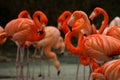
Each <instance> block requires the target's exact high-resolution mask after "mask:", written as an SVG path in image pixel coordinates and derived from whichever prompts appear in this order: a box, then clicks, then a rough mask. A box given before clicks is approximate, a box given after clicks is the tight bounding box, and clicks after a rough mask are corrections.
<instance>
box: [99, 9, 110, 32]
mask: <svg viewBox="0 0 120 80" xmlns="http://www.w3.org/2000/svg"><path fill="white" fill-rule="evenodd" d="M101 14H102V15H103V17H104V20H103V22H102V25H101V26H100V29H99V34H102V33H103V31H104V29H105V28H106V27H107V25H108V21H109V17H108V14H107V12H105V11H101Z"/></svg>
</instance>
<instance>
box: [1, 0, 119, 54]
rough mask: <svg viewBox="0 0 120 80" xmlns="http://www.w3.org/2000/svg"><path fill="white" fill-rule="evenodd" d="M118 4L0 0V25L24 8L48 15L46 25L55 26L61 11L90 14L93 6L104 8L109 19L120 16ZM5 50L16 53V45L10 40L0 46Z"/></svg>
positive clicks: (104, 0)
mask: <svg viewBox="0 0 120 80" xmlns="http://www.w3.org/2000/svg"><path fill="white" fill-rule="evenodd" d="M119 5H120V0H0V25H1V26H3V27H5V25H6V24H7V23H8V22H9V21H10V20H12V19H14V18H17V15H18V14H19V12H20V11H22V10H24V9H26V10H28V11H29V12H30V14H31V16H32V14H33V13H34V11H36V10H41V11H43V12H44V13H45V14H46V15H47V17H48V20H49V23H48V25H53V26H57V18H58V16H59V15H60V14H61V13H62V12H63V11H65V10H69V11H71V12H73V11H75V10H83V11H85V12H86V13H87V14H88V15H90V13H91V12H92V10H93V8H94V7H95V6H98V7H102V8H104V9H105V10H106V11H107V13H108V14H109V19H110V21H111V20H112V19H113V18H114V17H115V16H120V13H119V12H120V11H119V10H120V7H119ZM6 52H10V53H12V54H14V53H16V45H15V44H14V43H13V42H11V40H8V41H7V42H6V43H5V44H3V45H1V46H0V54H2V55H3V53H6Z"/></svg>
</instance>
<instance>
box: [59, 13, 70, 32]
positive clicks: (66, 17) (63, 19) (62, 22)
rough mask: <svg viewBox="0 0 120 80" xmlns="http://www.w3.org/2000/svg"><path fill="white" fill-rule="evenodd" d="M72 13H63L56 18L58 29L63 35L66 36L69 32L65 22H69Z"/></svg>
mask: <svg viewBox="0 0 120 80" xmlns="http://www.w3.org/2000/svg"><path fill="white" fill-rule="evenodd" d="M71 15H72V13H71V12H70V11H64V12H63V13H62V14H61V15H60V16H59V17H58V20H57V22H58V29H59V30H62V31H63V32H64V34H66V33H67V32H68V31H69V28H68V25H67V21H68V20H69V18H70V16H71Z"/></svg>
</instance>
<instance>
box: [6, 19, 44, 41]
mask: <svg viewBox="0 0 120 80" xmlns="http://www.w3.org/2000/svg"><path fill="white" fill-rule="evenodd" d="M5 32H7V34H8V36H10V37H12V39H13V40H14V41H18V42H24V41H39V40H40V39H42V38H43V37H44V35H45V34H44V35H43V36H41V35H40V34H38V30H37V27H36V25H35V23H34V22H33V20H31V19H27V18H18V19H14V20H12V21H10V22H9V23H8V24H7V25H6V27H5ZM33 37H34V38H33Z"/></svg>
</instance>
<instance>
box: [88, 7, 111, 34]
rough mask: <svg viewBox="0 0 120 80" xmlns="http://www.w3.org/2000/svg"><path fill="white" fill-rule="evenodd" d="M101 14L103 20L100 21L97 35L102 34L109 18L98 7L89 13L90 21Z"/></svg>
mask: <svg viewBox="0 0 120 80" xmlns="http://www.w3.org/2000/svg"><path fill="white" fill-rule="evenodd" d="M100 14H102V15H103V17H104V20H103V21H102V25H101V26H100V29H99V31H98V33H100V34H102V33H103V31H104V30H105V28H106V27H107V25H108V21H109V16H108V14H107V12H106V11H105V10H104V9H102V8H100V7H96V8H95V9H94V10H93V12H92V13H91V15H90V16H89V18H90V20H93V19H94V18H95V17H96V16H98V15H100Z"/></svg>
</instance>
